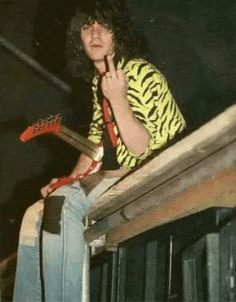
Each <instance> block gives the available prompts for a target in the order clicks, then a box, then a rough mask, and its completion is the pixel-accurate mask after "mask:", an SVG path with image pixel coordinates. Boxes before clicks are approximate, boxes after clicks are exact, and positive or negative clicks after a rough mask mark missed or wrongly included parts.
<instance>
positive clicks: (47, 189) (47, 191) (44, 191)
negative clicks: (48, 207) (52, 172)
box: [40, 178, 59, 198]
mask: <svg viewBox="0 0 236 302" xmlns="http://www.w3.org/2000/svg"><path fill="white" fill-rule="evenodd" d="M58 180H59V178H53V179H52V180H51V181H50V183H49V184H47V185H46V186H45V187H43V188H42V189H41V190H40V192H41V194H42V196H43V198H46V197H47V196H48V195H49V194H50V193H52V191H54V189H53V188H52V185H53V184H55V183H57V182H58Z"/></svg>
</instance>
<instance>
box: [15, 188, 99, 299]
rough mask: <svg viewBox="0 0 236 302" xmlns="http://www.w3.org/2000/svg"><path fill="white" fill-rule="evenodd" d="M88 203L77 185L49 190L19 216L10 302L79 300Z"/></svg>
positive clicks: (87, 198) (91, 200) (88, 199)
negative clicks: (15, 263)
mask: <svg viewBox="0 0 236 302" xmlns="http://www.w3.org/2000/svg"><path fill="white" fill-rule="evenodd" d="M92 203H94V199H93V198H92V197H90V196H86V195H85V194H84V192H83V190H82V189H81V187H80V185H79V183H75V184H73V185H67V186H64V187H61V188H59V189H57V190H56V191H55V192H53V193H52V194H51V195H50V197H49V198H47V199H46V201H43V200H40V201H38V202H37V203H35V204H34V205H32V206H31V207H30V208H29V209H28V210H27V211H26V213H25V215H24V218H23V221H22V226H21V231H20V239H19V247H18V260H17V271H16V278H15V287H14V295H13V301H14V302H42V301H46V302H59V301H60V302H77V301H78V302H79V301H81V281H82V266H83V257H84V247H85V241H84V236H83V231H84V224H83V218H84V217H85V216H86V214H87V213H88V210H89V207H90V206H91V204H92Z"/></svg>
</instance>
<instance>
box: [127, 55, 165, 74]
mask: <svg viewBox="0 0 236 302" xmlns="http://www.w3.org/2000/svg"><path fill="white" fill-rule="evenodd" d="M124 71H125V73H126V74H133V75H137V76H138V75H141V76H142V75H145V74H146V73H156V74H159V75H162V73H161V72H160V71H159V70H158V69H157V68H156V66H155V65H153V64H152V63H150V62H148V61H146V60H144V59H131V60H129V61H128V62H127V63H126V64H125V66H124Z"/></svg>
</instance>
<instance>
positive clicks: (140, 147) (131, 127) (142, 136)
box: [112, 99, 150, 156]
mask: <svg viewBox="0 0 236 302" xmlns="http://www.w3.org/2000/svg"><path fill="white" fill-rule="evenodd" d="M112 109H113V113H114V116H115V119H116V124H117V127H118V129H119V134H120V136H121V138H122V140H123V142H124V144H125V145H126V147H127V148H128V149H129V150H130V151H131V152H132V153H134V154H135V155H136V156H139V155H141V154H142V153H144V152H145V150H146V149H147V147H148V144H149V140H150V134H149V132H148V130H147V129H146V128H145V127H144V126H143V125H142V123H141V122H140V121H139V120H138V119H137V118H136V117H135V116H134V114H133V112H132V110H131V108H130V106H129V104H128V99H125V100H120V101H119V102H118V101H116V102H113V103H112Z"/></svg>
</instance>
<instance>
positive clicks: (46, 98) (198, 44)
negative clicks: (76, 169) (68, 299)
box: [0, 0, 236, 260]
mask: <svg viewBox="0 0 236 302" xmlns="http://www.w3.org/2000/svg"><path fill="white" fill-rule="evenodd" d="M128 4H129V6H130V10H131V11H132V13H133V16H134V20H135V22H136V24H137V26H138V27H139V28H140V30H141V31H143V33H144V34H145V36H146V38H147V41H148V45H149V48H150V51H151V62H152V63H154V64H155V65H156V66H157V67H158V68H159V69H160V70H161V71H162V72H163V73H164V74H165V76H166V78H167V80H168V82H169V85H170V87H171V90H172V92H173V94H174V96H175V99H176V101H177V102H178V104H179V106H180V108H181V110H182V112H183V113H184V115H185V118H186V120H187V123H188V132H189V133H190V132H192V131H194V130H195V129H197V128H198V127H200V126H201V125H203V124H204V123H206V122H207V121H209V120H210V119H211V118H213V117H214V116H216V115H217V114H219V113H220V112H222V111H224V109H225V108H227V107H228V106H230V105H231V104H233V103H235V92H236V63H235V48H236V33H235V32H236V31H235V29H236V3H235V1H233V0H225V1H221V0H205V1H203V0H198V1H195V0H192V1H190V0H159V1H156V0H136V1H135V0H128ZM0 5H1V8H2V10H1V11H2V16H3V17H4V18H3V19H2V20H3V21H2V35H3V36H5V37H6V38H7V39H8V40H9V41H10V42H11V43H14V45H16V46H17V47H18V48H19V49H21V50H23V51H24V52H26V53H27V54H29V55H30V56H32V57H34V58H35V59H36V60H37V61H38V62H40V63H41V64H42V65H43V66H44V67H45V68H47V69H48V70H49V71H51V72H53V73H54V74H56V75H57V76H58V77H60V78H61V79H63V80H65V81H66V82H67V83H68V84H70V85H71V87H72V88H73V92H72V93H71V94H67V93H65V92H63V91H62V90H61V89H60V88H58V87H56V86H55V85H53V84H52V83H51V82H50V81H49V80H47V79H45V78H44V77H42V76H41V75H40V74H38V73H37V72H35V71H34V70H33V69H32V68H30V67H29V66H26V65H25V64H24V63H23V62H22V61H21V60H19V59H17V57H16V56H15V55H12V54H11V53H10V52H9V51H8V50H6V49H5V48H4V47H2V46H1V47H0V49H1V75H0V76H1V101H0V102H1V103H0V160H1V166H0V189H1V196H0V214H1V220H0V227H1V229H0V232H1V233H0V236H1V237H0V238H1V243H0V244H1V257H0V260H2V259H4V258H5V257H6V256H8V255H9V254H11V253H13V252H15V251H16V248H17V241H18V232H19V227H20V223H21V219H22V216H23V213H24V212H25V209H26V208H27V207H28V206H29V205H30V204H32V203H33V202H35V201H36V200H37V199H39V198H40V194H39V190H40V188H41V187H42V186H43V185H45V184H47V182H48V181H49V180H50V179H51V178H52V177H57V176H62V175H65V174H68V173H70V171H71V169H72V167H73V165H74V164H75V162H76V159H77V157H78V152H77V151H75V150H74V149H73V148H72V147H70V146H68V145H67V144H65V143H64V142H62V141H60V140H59V139H58V138H55V137H40V138H38V139H37V140H34V141H32V142H29V143H27V144H22V143H20V142H19V139H18V138H19V135H20V133H21V132H22V131H23V130H24V129H25V128H26V127H27V126H28V125H29V124H31V123H32V122H33V121H37V120H38V119H40V118H45V117H47V116H48V114H51V113H59V112H60V113H61V114H62V115H63V123H64V124H65V125H66V126H68V127H70V128H72V129H74V130H76V131H78V132H80V133H82V134H84V135H86V133H87V130H88V125H89V121H90V117H91V92H90V89H89V85H87V84H86V83H84V82H82V81H81V80H78V79H73V78H70V77H68V76H65V74H64V73H63V71H64V68H65V63H66V59H65V38H66V36H65V33H66V27H67V23H68V20H69V19H70V16H71V14H72V12H73V8H74V6H75V5H76V1H74V0H73V1H72V0H71V1H69V0H50V1H48V0H39V1H36V0H34V1H32V0H31V1H30V0H28V1H27V0H22V1H20V0H18V1H9V0H5V1H4V0H1V1H0Z"/></svg>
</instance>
